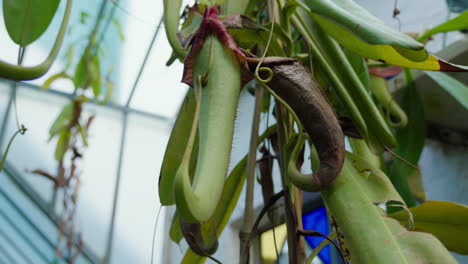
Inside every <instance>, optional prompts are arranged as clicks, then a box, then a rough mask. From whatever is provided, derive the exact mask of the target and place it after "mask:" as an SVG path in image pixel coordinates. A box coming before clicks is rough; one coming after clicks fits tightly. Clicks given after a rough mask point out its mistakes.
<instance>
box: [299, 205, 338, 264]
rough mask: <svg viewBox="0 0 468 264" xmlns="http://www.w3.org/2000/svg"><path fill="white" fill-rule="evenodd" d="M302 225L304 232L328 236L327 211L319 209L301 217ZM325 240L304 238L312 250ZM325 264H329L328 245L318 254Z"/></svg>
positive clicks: (323, 208)
mask: <svg viewBox="0 0 468 264" xmlns="http://www.w3.org/2000/svg"><path fill="white" fill-rule="evenodd" d="M302 225H303V226H304V229H306V230H314V231H317V232H320V233H322V234H325V235H327V236H328V235H330V230H329V228H328V227H329V223H328V216H327V209H325V207H321V208H319V209H317V210H314V211H312V212H310V213H308V214H305V215H304V216H302ZM324 239H325V238H323V237H305V240H306V241H307V243H308V244H309V245H310V247H312V248H316V247H317V246H318V245H319V244H320V243H321V242H322V241H323V240H324ZM318 256H319V257H320V259H321V260H322V262H323V263H325V264H331V253H330V245H327V246H325V247H324V248H323V249H322V250H321V251H320V253H319V254H318Z"/></svg>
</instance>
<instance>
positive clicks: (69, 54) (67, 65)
mask: <svg viewBox="0 0 468 264" xmlns="http://www.w3.org/2000/svg"><path fill="white" fill-rule="evenodd" d="M73 56H74V45H73V44H71V45H70V46H68V49H67V53H66V58H67V62H66V63H65V69H64V70H63V71H67V70H68V69H69V68H70V66H71V64H72V63H73Z"/></svg>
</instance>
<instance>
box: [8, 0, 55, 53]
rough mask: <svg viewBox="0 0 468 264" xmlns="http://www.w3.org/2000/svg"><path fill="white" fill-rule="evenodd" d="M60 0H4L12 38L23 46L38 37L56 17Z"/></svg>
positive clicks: (9, 32)
mask: <svg viewBox="0 0 468 264" xmlns="http://www.w3.org/2000/svg"><path fill="white" fill-rule="evenodd" d="M59 3H60V0H3V19H4V20H5V26H6V29H7V31H8V34H9V35H10V38H11V39H12V40H13V41H14V42H15V43H16V44H18V45H21V46H23V47H25V46H27V45H28V44H30V43H32V42H33V41H35V40H36V39H38V38H39V37H40V36H41V35H42V34H43V33H44V32H45V31H46V29H47V27H48V26H49V24H50V22H51V21H52V18H54V15H55V12H56V11H57V7H58V5H59Z"/></svg>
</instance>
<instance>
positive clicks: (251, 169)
mask: <svg viewBox="0 0 468 264" xmlns="http://www.w3.org/2000/svg"><path fill="white" fill-rule="evenodd" d="M263 92H264V89H263V86H262V85H257V89H256V90H255V108H254V114H253V120H252V130H251V135H250V146H249V156H248V158H247V187H246V195H245V209H244V223H243V226H242V230H241V232H240V233H239V238H240V263H248V261H249V252H248V250H245V251H246V252H244V249H246V248H248V247H247V246H246V243H248V236H247V234H249V232H250V231H251V230H252V226H253V221H254V219H253V200H254V186H255V167H256V164H257V145H258V144H257V140H258V128H259V121H260V113H261V112H262V104H263Z"/></svg>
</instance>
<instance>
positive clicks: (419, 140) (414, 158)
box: [390, 85, 426, 207]
mask: <svg viewBox="0 0 468 264" xmlns="http://www.w3.org/2000/svg"><path fill="white" fill-rule="evenodd" d="M401 107H402V108H403V110H404V111H405V112H406V114H407V116H408V125H407V126H406V127H403V128H400V129H398V130H397V132H396V138H397V141H398V146H397V148H396V149H394V152H395V153H396V154H397V155H398V156H400V157H401V158H403V159H405V160H406V161H407V162H409V163H411V164H413V165H414V166H417V165H418V162H419V157H420V156H421V153H422V150H423V148H424V142H425V138H426V121H425V117H424V107H423V104H422V101H421V98H420V97H419V95H418V92H417V91H416V88H415V87H414V86H413V85H409V86H408V87H406V88H405V92H404V94H403V101H402V104H401ZM413 171H414V168H413V167H411V166H410V165H408V164H407V163H405V162H403V161H401V160H400V159H398V158H396V157H394V158H393V164H392V166H391V168H390V172H391V175H390V179H391V180H392V183H393V185H394V186H395V188H396V189H397V190H398V192H399V193H400V195H401V196H402V197H403V199H404V200H405V202H406V203H407V205H408V206H409V207H412V206H415V205H416V201H415V200H414V197H413V195H412V193H411V189H410V187H409V184H408V177H409V176H410V175H411V174H412V173H413Z"/></svg>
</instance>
